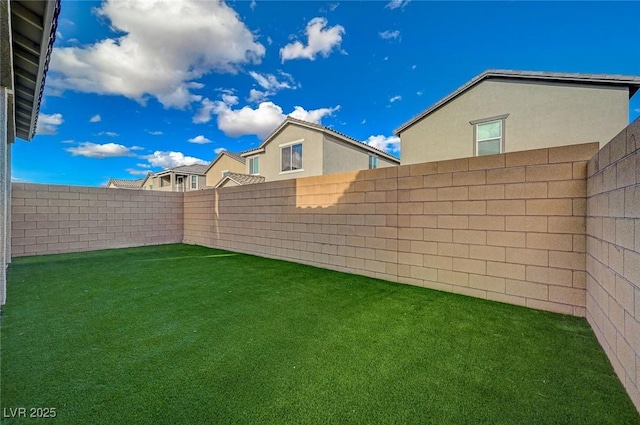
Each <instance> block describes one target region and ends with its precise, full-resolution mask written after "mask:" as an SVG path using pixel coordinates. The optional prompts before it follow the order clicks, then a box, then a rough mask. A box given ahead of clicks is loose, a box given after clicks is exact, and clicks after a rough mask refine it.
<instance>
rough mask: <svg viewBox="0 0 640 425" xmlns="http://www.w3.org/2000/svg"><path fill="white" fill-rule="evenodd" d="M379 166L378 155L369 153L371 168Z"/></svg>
mask: <svg viewBox="0 0 640 425" xmlns="http://www.w3.org/2000/svg"><path fill="white" fill-rule="evenodd" d="M376 168H378V157H377V156H373V155H369V169H370V170H373V169H376Z"/></svg>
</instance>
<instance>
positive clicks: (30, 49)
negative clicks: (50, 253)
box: [0, 0, 60, 305]
mask: <svg viewBox="0 0 640 425" xmlns="http://www.w3.org/2000/svg"><path fill="white" fill-rule="evenodd" d="M59 14H60V1H59V0H49V1H44V0H41V1H34V0H31V1H18V0H11V1H7V0H2V1H0V305H3V304H4V303H5V300H6V292H5V287H6V270H7V265H8V264H9V263H10V262H11V145H12V144H13V143H14V142H15V139H16V138H20V139H24V140H31V139H32V138H33V136H35V133H36V127H37V123H38V114H39V113H40V101H41V99H42V92H43V90H44V83H45V77H46V74H47V68H48V66H49V58H50V56H51V49H52V48H53V43H54V41H55V37H56V27H57V25H58V15H59Z"/></svg>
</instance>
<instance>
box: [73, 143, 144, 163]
mask: <svg viewBox="0 0 640 425" xmlns="http://www.w3.org/2000/svg"><path fill="white" fill-rule="evenodd" d="M140 149H142V148H140V147H139V146H131V147H127V146H123V145H119V144H117V143H105V144H102V145H101V144H98V143H92V142H83V143H80V144H78V146H75V147H72V148H67V149H65V150H66V151H67V152H70V153H71V155H73V156H85V157H87V158H98V159H104V158H110V157H116V156H133V155H134V153H133V151H134V150H140Z"/></svg>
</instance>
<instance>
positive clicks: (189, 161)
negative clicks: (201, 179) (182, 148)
mask: <svg viewBox="0 0 640 425" xmlns="http://www.w3.org/2000/svg"><path fill="white" fill-rule="evenodd" d="M144 158H145V159H146V160H147V161H149V163H150V164H151V165H152V166H154V167H162V168H173V167H179V166H180V165H195V164H207V161H205V160H202V159H200V158H195V157H193V156H185V155H184V154H183V153H182V152H173V151H155V152H154V153H153V154H152V155H147V156H145V157H144Z"/></svg>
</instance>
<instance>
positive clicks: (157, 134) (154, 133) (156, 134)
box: [145, 130, 164, 136]
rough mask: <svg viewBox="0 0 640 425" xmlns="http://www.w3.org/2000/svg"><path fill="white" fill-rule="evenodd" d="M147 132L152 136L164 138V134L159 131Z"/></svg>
mask: <svg viewBox="0 0 640 425" xmlns="http://www.w3.org/2000/svg"><path fill="white" fill-rule="evenodd" d="M145 131H146V132H147V133H149V134H150V135H152V136H162V135H163V134H164V133H163V132H162V131H159V130H156V131H151V130H145Z"/></svg>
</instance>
